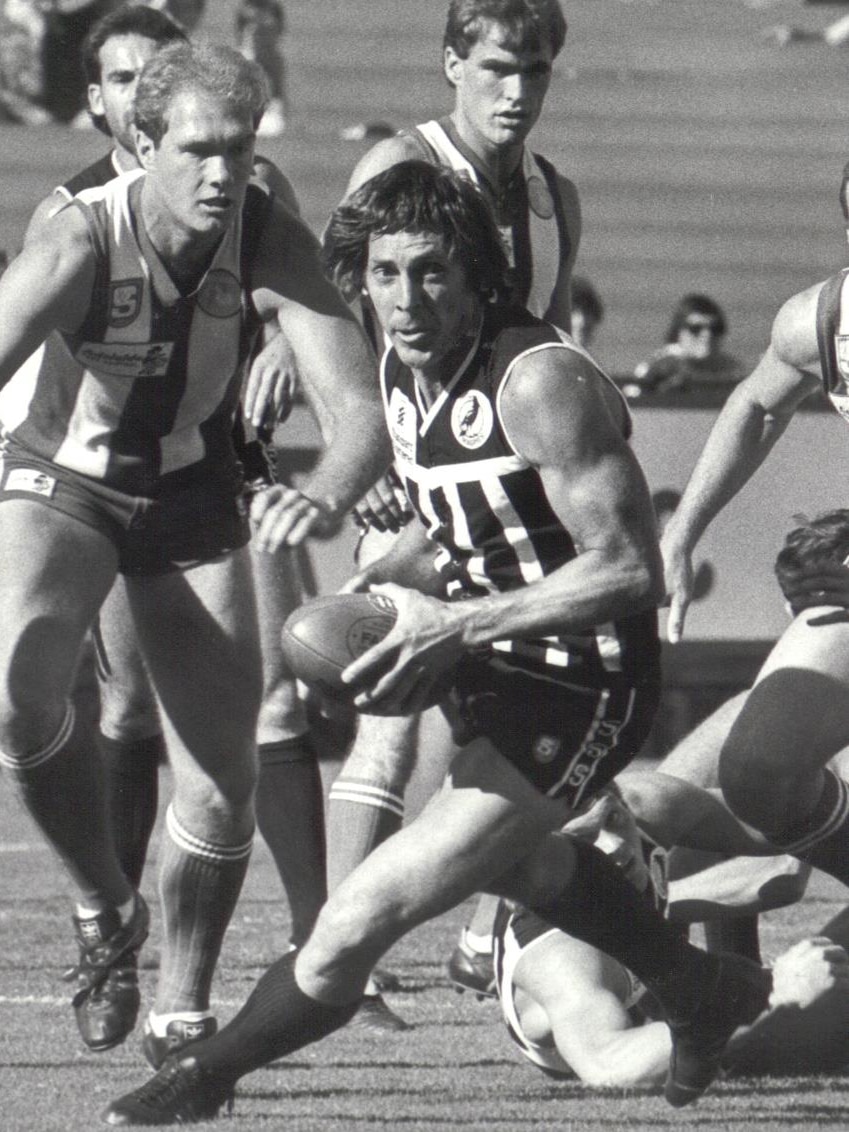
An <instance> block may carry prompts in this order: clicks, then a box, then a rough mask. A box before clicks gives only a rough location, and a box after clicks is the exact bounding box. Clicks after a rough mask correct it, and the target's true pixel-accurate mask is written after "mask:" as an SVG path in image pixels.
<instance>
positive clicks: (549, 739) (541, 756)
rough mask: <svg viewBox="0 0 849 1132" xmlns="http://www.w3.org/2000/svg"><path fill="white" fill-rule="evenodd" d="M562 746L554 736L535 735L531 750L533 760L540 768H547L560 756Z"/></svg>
mask: <svg viewBox="0 0 849 1132" xmlns="http://www.w3.org/2000/svg"><path fill="white" fill-rule="evenodd" d="M562 745H563V744H562V743H561V742H560V740H559V739H558V738H557V736H556V735H537V737H536V739H535V740H534V745H533V748H532V751H533V756H534V760H535V761H536V762H538V763H539V765H540V766H548V764H549V763H553V762H554V760H555V759H556V758H557V756H558V755H559V754H560V748H561V747H562Z"/></svg>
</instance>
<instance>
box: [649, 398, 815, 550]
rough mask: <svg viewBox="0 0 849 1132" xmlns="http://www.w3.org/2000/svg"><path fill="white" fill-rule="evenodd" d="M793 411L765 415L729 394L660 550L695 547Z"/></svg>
mask: <svg viewBox="0 0 849 1132" xmlns="http://www.w3.org/2000/svg"><path fill="white" fill-rule="evenodd" d="M794 409H795V406H793V407H792V408H788V409H784V410H782V411H770V412H768V411H767V410H766V409H765V408H764V407H763V406H762V405H761V404H760V403H759V402H758V401H757V400H754V399H753V398H752V397H751V396H750V395H749V393H748V392H747V390H746V388H745V387H744V386H741V387H739V388H738V389H736V390H735V391H734V393H732V394H731V396H730V397H729V399H728V401H727V402H726V404H725V407H724V408H723V410H722V412H721V413H720V415H719V417H718V418H717V420H716V423H715V424H714V426H713V429H712V431H711V434H710V436H709V437H708V441H707V444H706V445H705V448H704V451H703V452H702V454H701V456H700V458H699V461H698V463H697V464H696V467H695V470H694V471H693V474H692V476H691V477H690V482H689V483H688V485H687V488H686V490H685V492H684V496H683V498H682V500H681V503H680V504H679V505H678V509H677V510H676V512H675V515H674V516H673V518H672V520H671V521H670V523H669V525H668V526H667V528H666V531H665V533H664V539H663V541H664V544H665V545H667V546H677V547H681V548H683V549H685V550H691V549H692V548H693V547H694V546H695V545H696V543H697V542H698V541H699V539H700V538H701V536H702V535H703V534H704V532H705V530H706V529H707V527H708V525H709V524H710V523H711V521H712V520H713V519H714V518H715V517H716V515H718V514H719V512H720V511H721V510H722V508H723V507H724V506H725V505H726V504H727V503H728V502H729V501H730V500H731V499H733V498H734V496H735V495H736V494H737V492H738V491H740V489H741V488H742V487H743V486H744V484H746V483H747V481H748V480H749V479H750V478H751V477H752V475H754V473H755V472H756V471H757V469H758V468H759V467H760V465H761V464H762V463H763V461H764V460H765V459H766V457H767V456H768V455H769V452H770V451H771V449H772V447H773V445H774V444H775V442H776V441H777V440H778V438H779V437H780V436H781V434H782V433H783V432H784V430H785V429H786V428H787V425H788V424H789V423H790V420H791V417H792V415H793V411H794Z"/></svg>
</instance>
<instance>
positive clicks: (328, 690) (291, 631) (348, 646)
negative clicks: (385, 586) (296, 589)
mask: <svg viewBox="0 0 849 1132" xmlns="http://www.w3.org/2000/svg"><path fill="white" fill-rule="evenodd" d="M397 617H398V610H397V608H396V606H395V603H394V602H393V601H390V599H389V598H388V597H386V596H385V595H384V594H376V593H356V594H330V595H328V596H327V597H319V598H315V599H314V600H313V601H308V602H305V603H304V604H303V605H302V606H300V607H299V608H298V609H296V610H295V611H294V612H293V613H291V614H290V615H289V617H288V618H287V619H286V623H285V624H284V626H283V632H282V642H281V643H282V649H283V655H284V657H285V658H286V660H287V662H288V664H289V667H290V668H291V669H292V672H293V673H294V674H295V676H296V677H297V678H298V679H299V680H303V682H304V683H305V684H307V685H309V687H311V688H314V689H315V690H316V691H317V692H320V693H321V694H322V695H324V696H328V697H329V698H330V699H335V700H340V699H342V700H345V701H347V702H350V701H351V700H352V699H353V697H354V695H355V694H356V689H354V688H352V687H351V686H350V685H348V684H343V683H342V680H341V674H342V670H343V669H344V668H347V667H348V665H349V664H350V663H351V662H352V661H353V660H356V658H357V657H358V656H362V654H363V653H364V652H367V651H368V650H369V649H370V648H371V647H372V645H376V644H377V643H378V641H382V640H383V638H384V637H385V636H386V634H387V633H388V632H389V631H390V629H391V628H392V626H393V625H394V624H395V621H396V619H397Z"/></svg>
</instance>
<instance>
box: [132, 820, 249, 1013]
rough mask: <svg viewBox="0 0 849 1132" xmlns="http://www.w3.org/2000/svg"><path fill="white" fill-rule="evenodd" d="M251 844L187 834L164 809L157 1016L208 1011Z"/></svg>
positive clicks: (181, 825)
mask: <svg viewBox="0 0 849 1132" xmlns="http://www.w3.org/2000/svg"><path fill="white" fill-rule="evenodd" d="M252 842H253V838H249V839H248V840H247V841H245V842H243V843H242V844H240V845H220V844H216V843H214V842H212V841H208V840H206V839H204V838H203V837H200V836H198V835H197V834H193V833H192V832H190V831H189V830H188V829H186V827H185V826H184V825H183V824H182V823H181V822H180V820H179V819H178V818H177V815H176V813H175V810H174V805H173V803H172V804H171V805H170V806H169V807H168V810H167V812H166V815H165V830H164V835H163V838H162V848H161V850H160V861H159V899H160V905H161V909H162V935H163V940H162V958H161V962H160V968H159V980H158V984H157V988H156V999H155V1002H154V1010H155V1012H156V1013H157V1014H172V1013H180V1012H182V1011H196V1010H197V1011H202V1010H207V1009H208V1007H209V991H210V985H211V983H212V977H213V974H214V972H215V966H216V963H217V961H218V955H219V953H220V951H221V944H222V942H223V940H224V933H225V932H226V930H227V926H228V924H229V923H230V919H231V917H232V915H233V909H234V908H235V907H236V902H237V900H238V899H239V893H240V891H241V888H242V881H243V880H244V878H245V873H246V872H247V869H248V862H249V860H250V855H251V845H252Z"/></svg>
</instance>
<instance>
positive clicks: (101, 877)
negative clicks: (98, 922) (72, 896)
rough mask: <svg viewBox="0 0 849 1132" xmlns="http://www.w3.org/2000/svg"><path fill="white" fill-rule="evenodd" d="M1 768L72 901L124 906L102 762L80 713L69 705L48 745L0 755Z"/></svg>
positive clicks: (128, 891)
mask: <svg viewBox="0 0 849 1132" xmlns="http://www.w3.org/2000/svg"><path fill="white" fill-rule="evenodd" d="M0 766H2V767H3V769H4V770H5V771H6V778H7V781H8V782H10V783H11V784H12V787H13V790H14V791H15V793H16V794H17V795H18V797H19V798H20V799H21V801H22V802H23V804H24V805H25V806H26V808H27V810H28V811H29V813H30V816H31V817H32V818H33V820H34V821H35V823H36V825H37V826H38V827H39V829H40V830H41V832H42V833H43V834H44V836H45V838H46V839H47V841H48V842H49V843H50V845H51V846H52V847H53V849H54V850H55V851H56V852H57V853H58V855H59V856H60V857H61V859H62V862H63V864H64V865H65V868H66V869H67V870H68V873H69V875H70V877H71V879H72V881H73V883H74V885H75V886H76V888H77V901H78V902H79V903H80V904H83V905H85V906H86V907H89V908H98V907H100V906H101V905H102V904H103V903H106V904H108V905H112V906H113V907H116V908H119V907H121V906H122V905H124V904H126V903H127V901H128V900H129V899H130V898H131V896H132V891H133V890H132V887H131V886H130V884H129V882H128V881H127V878H126V877H125V876H124V873H123V872H122V870H121V867H120V865H119V863H118V859H117V857H116V855H115V844H114V840H113V837H112V825H111V822H110V821H109V818H108V816H107V811H106V800H105V797H104V789H103V763H102V760H101V759H100V757H99V755H98V753H97V746H96V740H95V736H94V733H93V731H92V730H91V727H90V725H89V721H88V720H86V718H85V715H84V713H80V714H79V715H77V714H76V712H75V710H74V707H73V706H72V705H71V704H70V703H69V704H68V708H67V712H66V715H65V718H64V720H63V721H62V725H61V726H60V728H59V730H58V732H57V734H56V736H55V737H54V739H53V740H52V742H50V743H48V744H47V746H45V747H44V748H43V749H42V750H40V751H35V752H33V753H32V754H29V755H26V756H15V755H11V754H8V753H7V752H5V751H0Z"/></svg>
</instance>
